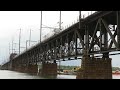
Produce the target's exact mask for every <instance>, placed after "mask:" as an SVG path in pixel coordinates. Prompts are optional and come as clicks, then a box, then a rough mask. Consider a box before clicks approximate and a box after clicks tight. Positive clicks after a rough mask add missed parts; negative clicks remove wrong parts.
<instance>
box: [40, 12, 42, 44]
mask: <svg viewBox="0 0 120 90" xmlns="http://www.w3.org/2000/svg"><path fill="white" fill-rule="evenodd" d="M41 32H42V11H41V20H40V42H41Z"/></svg>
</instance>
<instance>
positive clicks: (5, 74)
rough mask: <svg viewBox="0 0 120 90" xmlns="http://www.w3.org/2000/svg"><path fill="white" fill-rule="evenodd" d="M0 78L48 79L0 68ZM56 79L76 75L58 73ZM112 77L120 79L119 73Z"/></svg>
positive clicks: (74, 77) (73, 77) (71, 77)
mask: <svg viewBox="0 0 120 90" xmlns="http://www.w3.org/2000/svg"><path fill="white" fill-rule="evenodd" d="M0 79H48V78H43V77H40V76H37V75H29V74H27V73H20V72H15V71H8V70H0ZM49 79H50V78H49ZM56 79H76V76H75V75H58V76H57V78H56ZM113 79H120V75H113Z"/></svg>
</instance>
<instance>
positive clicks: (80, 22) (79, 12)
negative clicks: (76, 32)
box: [79, 11, 81, 29]
mask: <svg viewBox="0 0 120 90" xmlns="http://www.w3.org/2000/svg"><path fill="white" fill-rule="evenodd" d="M80 28H81V11H79V29H80Z"/></svg>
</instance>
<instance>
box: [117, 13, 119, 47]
mask: <svg viewBox="0 0 120 90" xmlns="http://www.w3.org/2000/svg"><path fill="white" fill-rule="evenodd" d="M117 42H118V49H120V11H117Z"/></svg>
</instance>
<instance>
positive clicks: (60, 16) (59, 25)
mask: <svg viewBox="0 0 120 90" xmlns="http://www.w3.org/2000/svg"><path fill="white" fill-rule="evenodd" d="M59 29H60V30H61V11H60V22H59Z"/></svg>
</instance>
